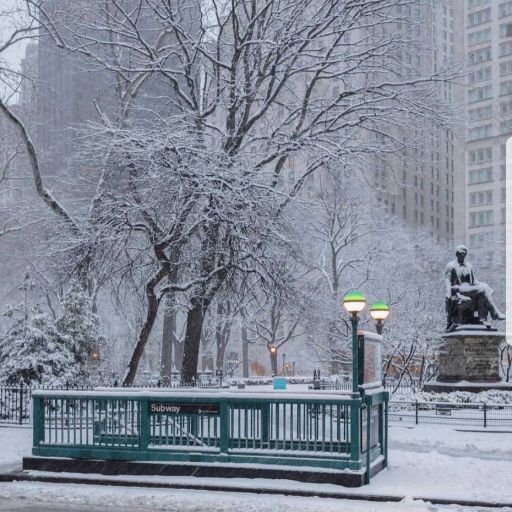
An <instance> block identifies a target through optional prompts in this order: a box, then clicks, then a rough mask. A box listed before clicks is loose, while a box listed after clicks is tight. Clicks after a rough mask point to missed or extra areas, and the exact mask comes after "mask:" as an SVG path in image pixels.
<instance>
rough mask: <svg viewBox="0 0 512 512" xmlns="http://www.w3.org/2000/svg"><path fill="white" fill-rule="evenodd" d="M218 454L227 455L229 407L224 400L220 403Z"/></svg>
mask: <svg viewBox="0 0 512 512" xmlns="http://www.w3.org/2000/svg"><path fill="white" fill-rule="evenodd" d="M219 448H220V453H221V454H227V453H228V450H229V406H228V402H227V401H226V400H223V401H222V402H221V403H220V446H219Z"/></svg>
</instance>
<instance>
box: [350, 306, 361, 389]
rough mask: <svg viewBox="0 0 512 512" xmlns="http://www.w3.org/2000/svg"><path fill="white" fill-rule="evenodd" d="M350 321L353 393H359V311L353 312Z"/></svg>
mask: <svg viewBox="0 0 512 512" xmlns="http://www.w3.org/2000/svg"><path fill="white" fill-rule="evenodd" d="M350 322H351V323H352V393H353V394H354V395H359V345H358V339H357V324H358V323H359V317H358V316H357V313H352V317H351V318H350Z"/></svg>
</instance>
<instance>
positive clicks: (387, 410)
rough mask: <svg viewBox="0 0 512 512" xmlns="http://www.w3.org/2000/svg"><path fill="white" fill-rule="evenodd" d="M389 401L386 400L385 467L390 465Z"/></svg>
mask: <svg viewBox="0 0 512 512" xmlns="http://www.w3.org/2000/svg"><path fill="white" fill-rule="evenodd" d="M388 422H389V402H388V400H386V401H385V402H384V467H386V468H387V467H388V428H389V423H388Z"/></svg>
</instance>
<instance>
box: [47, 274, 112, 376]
mask: <svg viewBox="0 0 512 512" xmlns="http://www.w3.org/2000/svg"><path fill="white" fill-rule="evenodd" d="M60 308H61V312H60V315H59V318H58V319H57V321H56V322H55V327H56V329H57V331H58V332H59V334H60V335H61V337H62V340H63V342H64V344H65V345H66V347H67V348H68V350H70V351H71V353H72V354H73V356H74V364H75V366H76V372H77V375H78V376H80V378H82V379H83V378H86V377H87V374H88V366H87V363H88V362H89V361H91V360H97V359H98V358H99V354H100V350H101V348H102V346H103V344H104V339H103V337H102V336H101V334H100V332H99V327H98V319H97V317H96V316H95V315H94V313H93V311H92V302H91V299H90V298H89V297H88V295H87V294H86V293H85V292H84V290H83V288H82V287H81V286H80V285H79V284H78V283H77V282H74V283H73V284H72V286H71V288H70V289H69V291H68V292H67V293H66V294H65V295H64V297H63V298H62V299H61V302H60Z"/></svg>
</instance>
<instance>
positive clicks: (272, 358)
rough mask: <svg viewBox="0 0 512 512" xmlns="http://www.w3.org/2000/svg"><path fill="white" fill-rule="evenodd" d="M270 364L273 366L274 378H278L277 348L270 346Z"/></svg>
mask: <svg viewBox="0 0 512 512" xmlns="http://www.w3.org/2000/svg"><path fill="white" fill-rule="evenodd" d="M269 350H270V364H271V366H272V377H277V347H276V346H275V345H270V348H269Z"/></svg>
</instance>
